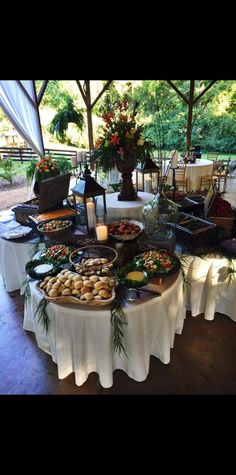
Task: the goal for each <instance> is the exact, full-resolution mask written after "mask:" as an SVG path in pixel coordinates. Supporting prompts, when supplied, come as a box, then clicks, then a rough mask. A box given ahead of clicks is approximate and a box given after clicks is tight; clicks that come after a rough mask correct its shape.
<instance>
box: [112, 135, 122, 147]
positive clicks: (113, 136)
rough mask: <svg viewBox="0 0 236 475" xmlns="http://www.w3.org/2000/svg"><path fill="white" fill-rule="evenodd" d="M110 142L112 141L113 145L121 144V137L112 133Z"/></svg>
mask: <svg viewBox="0 0 236 475" xmlns="http://www.w3.org/2000/svg"><path fill="white" fill-rule="evenodd" d="M109 143H112V144H113V145H116V144H117V145H119V143H120V139H119V137H118V136H117V135H112V136H111V139H110V142H109Z"/></svg>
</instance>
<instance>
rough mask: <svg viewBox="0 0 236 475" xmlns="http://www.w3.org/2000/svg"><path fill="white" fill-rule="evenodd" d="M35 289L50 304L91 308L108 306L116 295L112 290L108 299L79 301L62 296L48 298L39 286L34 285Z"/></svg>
mask: <svg viewBox="0 0 236 475" xmlns="http://www.w3.org/2000/svg"><path fill="white" fill-rule="evenodd" d="M36 288H37V289H38V290H39V291H40V292H41V293H42V294H43V296H44V297H45V299H47V300H49V301H50V302H52V303H59V304H60V303H68V304H76V305H83V306H88V305H90V306H92V307H105V305H109V304H110V303H111V302H113V300H114V298H115V296H116V293H115V290H114V289H112V294H111V297H110V298H109V299H106V300H105V299H104V300H80V299H78V298H77V297H74V296H73V295H62V296H59V297H49V295H48V294H47V293H46V292H45V291H44V290H43V289H40V287H39V285H38V284H37V285H36Z"/></svg>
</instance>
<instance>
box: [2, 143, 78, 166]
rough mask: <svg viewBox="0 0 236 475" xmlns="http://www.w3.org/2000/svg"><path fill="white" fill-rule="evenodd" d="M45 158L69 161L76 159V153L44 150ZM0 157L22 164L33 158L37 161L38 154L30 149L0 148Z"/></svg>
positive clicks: (50, 149)
mask: <svg viewBox="0 0 236 475" xmlns="http://www.w3.org/2000/svg"><path fill="white" fill-rule="evenodd" d="M45 156H50V157H53V158H57V157H60V156H64V157H67V158H68V159H71V158H72V157H74V158H76V157H77V151H76V150H60V149H54V148H45ZM0 157H1V158H3V159H6V158H11V159H12V160H16V161H17V160H18V161H19V160H20V161H21V162H22V163H23V162H27V161H29V160H32V159H33V158H35V159H37V158H38V154H37V153H36V152H34V151H33V150H32V148H27V147H0Z"/></svg>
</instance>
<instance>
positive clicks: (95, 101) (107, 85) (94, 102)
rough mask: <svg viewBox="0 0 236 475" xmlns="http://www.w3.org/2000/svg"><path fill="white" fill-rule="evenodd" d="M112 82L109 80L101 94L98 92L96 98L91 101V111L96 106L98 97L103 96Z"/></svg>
mask: <svg viewBox="0 0 236 475" xmlns="http://www.w3.org/2000/svg"><path fill="white" fill-rule="evenodd" d="M112 82H113V80H110V81H107V83H106V84H105V86H104V87H103V89H102V90H101V92H99V94H98V96H97V97H96V99H95V100H94V101H93V103H92V105H91V109H93V108H94V106H95V104H97V101H98V100H99V99H100V97H101V96H102V95H103V93H104V92H105V91H106V90H107V89H108V88H109V86H110V84H111V83H112Z"/></svg>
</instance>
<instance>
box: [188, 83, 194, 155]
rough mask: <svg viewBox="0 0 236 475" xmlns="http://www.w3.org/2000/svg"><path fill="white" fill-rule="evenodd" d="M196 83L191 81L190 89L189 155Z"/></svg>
mask: <svg viewBox="0 0 236 475" xmlns="http://www.w3.org/2000/svg"><path fill="white" fill-rule="evenodd" d="M194 83H195V80H194V79H191V80H190V87H189V101H188V125H187V137H186V151H187V155H188V154H189V149H190V147H191V135H192V119H193V103H194Z"/></svg>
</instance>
